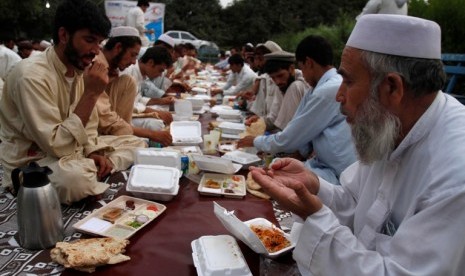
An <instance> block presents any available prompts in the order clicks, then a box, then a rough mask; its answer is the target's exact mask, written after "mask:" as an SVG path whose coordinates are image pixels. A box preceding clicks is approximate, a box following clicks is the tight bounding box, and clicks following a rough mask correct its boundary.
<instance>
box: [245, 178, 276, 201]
mask: <svg viewBox="0 0 465 276" xmlns="http://www.w3.org/2000/svg"><path fill="white" fill-rule="evenodd" d="M245 183H246V189H247V192H249V193H250V194H252V195H254V196H256V197H259V198H263V199H270V198H271V197H270V196H269V195H267V194H266V193H265V192H264V191H263V190H262V186H260V184H258V183H257V182H255V180H253V178H252V172H249V173H248V174H247V180H246V181H245Z"/></svg>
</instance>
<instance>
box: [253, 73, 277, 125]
mask: <svg viewBox="0 0 465 276" xmlns="http://www.w3.org/2000/svg"><path fill="white" fill-rule="evenodd" d="M257 79H259V80H260V84H259V86H258V92H257V95H256V97H255V100H254V101H253V103H252V106H251V108H250V111H251V112H253V113H254V114H256V115H258V116H260V117H263V118H264V119H265V122H266V125H267V128H274V121H275V120H276V117H278V113H279V109H280V108H281V103H282V101H283V93H282V92H281V90H279V87H278V86H276V84H275V83H274V81H273V80H272V79H271V77H270V76H269V75H268V74H266V73H265V74H262V75H260V76H259V77H257Z"/></svg>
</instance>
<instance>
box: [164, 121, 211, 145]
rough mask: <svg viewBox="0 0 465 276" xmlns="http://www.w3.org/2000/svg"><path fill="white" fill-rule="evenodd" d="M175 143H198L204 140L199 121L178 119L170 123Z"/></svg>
mask: <svg viewBox="0 0 465 276" xmlns="http://www.w3.org/2000/svg"><path fill="white" fill-rule="evenodd" d="M170 133H171V136H172V137H173V145H175V146H187V145H198V144H200V143H202V142H203V140H202V125H201V124H200V122H198V121H176V122H171V124H170Z"/></svg>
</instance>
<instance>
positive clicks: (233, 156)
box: [221, 150, 261, 165]
mask: <svg viewBox="0 0 465 276" xmlns="http://www.w3.org/2000/svg"><path fill="white" fill-rule="evenodd" d="M221 158H224V159H228V160H231V161H233V162H236V163H239V164H242V165H251V164H255V163H258V162H260V161H261V159H260V158H259V157H258V156H257V155H256V154H251V153H247V152H243V151H241V150H234V151H230V152H226V153H225V154H224V155H223V156H221Z"/></svg>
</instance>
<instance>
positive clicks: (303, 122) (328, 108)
mask: <svg viewBox="0 0 465 276" xmlns="http://www.w3.org/2000/svg"><path fill="white" fill-rule="evenodd" d="M332 53H333V51H332V47H331V45H330V44H329V43H328V42H327V41H326V40H325V39H324V38H322V37H319V36H308V37H306V38H304V39H303V40H302V41H301V42H300V43H299V45H298V46H297V49H296V58H297V61H298V64H299V67H300V68H301V69H302V72H303V74H304V77H305V79H306V80H307V82H308V83H309V84H310V85H311V86H312V87H314V89H313V91H312V92H311V93H310V92H307V94H306V95H305V96H304V99H303V100H302V102H301V104H300V105H299V107H298V109H297V111H296V113H295V116H294V118H292V120H291V121H290V122H289V124H288V125H287V127H286V128H284V129H283V131H281V132H278V133H276V134H273V135H269V136H259V137H252V136H248V137H245V138H243V139H241V140H240V141H239V143H238V146H240V147H246V146H255V147H256V148H257V149H258V150H260V151H264V152H267V153H273V154H275V153H280V152H285V153H294V152H295V151H297V150H298V151H299V152H300V154H301V156H303V157H307V156H309V155H311V158H309V159H308V160H307V161H306V162H305V165H306V166H307V167H308V168H309V169H311V170H312V171H314V172H315V173H316V174H317V175H318V176H320V177H322V178H324V179H325V180H326V181H329V182H331V183H333V184H338V183H339V175H340V173H341V172H342V171H343V170H344V169H345V168H347V167H348V166H349V165H350V164H352V163H353V162H355V161H356V156H355V148H354V145H353V142H352V139H351V137H350V128H349V125H348V124H347V123H346V121H345V118H344V116H343V115H342V114H341V111H340V110H339V104H338V103H337V102H336V101H335V100H334V97H335V96H336V93H337V91H338V89H339V86H340V84H341V80H342V78H341V76H340V75H338V74H337V72H336V69H334V67H333V65H332V62H333V54H332ZM312 149H313V153H312Z"/></svg>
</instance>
